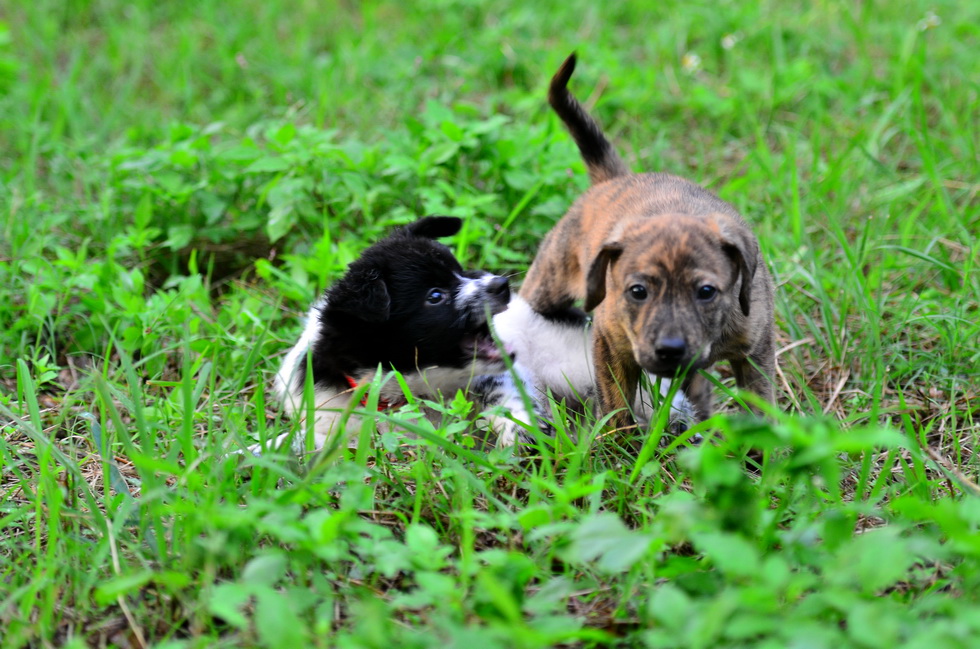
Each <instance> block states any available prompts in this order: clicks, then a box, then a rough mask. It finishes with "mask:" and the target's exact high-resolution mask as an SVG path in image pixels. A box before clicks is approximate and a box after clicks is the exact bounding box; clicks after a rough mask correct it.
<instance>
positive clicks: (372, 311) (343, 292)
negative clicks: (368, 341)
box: [327, 268, 391, 322]
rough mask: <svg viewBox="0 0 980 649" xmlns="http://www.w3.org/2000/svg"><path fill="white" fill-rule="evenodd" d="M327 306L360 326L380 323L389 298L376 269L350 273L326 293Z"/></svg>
mask: <svg viewBox="0 0 980 649" xmlns="http://www.w3.org/2000/svg"><path fill="white" fill-rule="evenodd" d="M327 306H328V307H329V308H330V311H333V312H340V313H346V314H348V315H351V316H354V317H355V318H357V319H358V320H363V321H364V322H384V321H385V320H387V319H388V316H389V314H390V312H391V297H390V296H389V295H388V286H387V285H386V284H385V281H384V279H382V278H381V273H380V272H378V270H377V269H374V268H371V269H351V270H349V271H348V272H347V274H346V275H344V277H342V278H341V280H340V281H339V282H337V283H336V284H334V287H333V288H332V289H330V293H329V294H328V295H327Z"/></svg>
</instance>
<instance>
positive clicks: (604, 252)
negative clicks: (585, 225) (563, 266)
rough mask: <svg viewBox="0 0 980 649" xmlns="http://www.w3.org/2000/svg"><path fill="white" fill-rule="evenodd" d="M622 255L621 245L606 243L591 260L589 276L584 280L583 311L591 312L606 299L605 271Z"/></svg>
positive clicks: (616, 242) (614, 242) (611, 242)
mask: <svg viewBox="0 0 980 649" xmlns="http://www.w3.org/2000/svg"><path fill="white" fill-rule="evenodd" d="M621 254H623V244H621V243H619V242H618V241H608V242H606V243H604V244H603V246H602V249H601V250H600V251H599V254H598V255H596V258H595V259H594V260H592V266H591V267H590V268H589V274H588V275H587V276H586V278H585V310H586V311H591V310H592V309H594V308H596V307H597V306H599V305H600V304H601V303H602V301H603V300H604V299H605V298H606V270H607V269H608V268H609V265H610V264H612V263H613V262H614V261H616V260H617V259H619V256H620V255H621Z"/></svg>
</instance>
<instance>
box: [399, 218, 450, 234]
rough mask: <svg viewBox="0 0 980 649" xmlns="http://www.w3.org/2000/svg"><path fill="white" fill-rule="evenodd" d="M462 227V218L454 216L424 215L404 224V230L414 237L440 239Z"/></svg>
mask: <svg viewBox="0 0 980 649" xmlns="http://www.w3.org/2000/svg"><path fill="white" fill-rule="evenodd" d="M462 227H463V219H461V218H459V217H456V216H426V217H423V218H421V219H419V220H418V221H415V222H414V223H409V224H408V225H406V226H405V229H404V232H405V233H406V234H410V235H412V236H414V237H425V238H426V239H441V238H442V237H451V236H453V235H454V234H456V233H457V232H459V231H460V229H461V228H462Z"/></svg>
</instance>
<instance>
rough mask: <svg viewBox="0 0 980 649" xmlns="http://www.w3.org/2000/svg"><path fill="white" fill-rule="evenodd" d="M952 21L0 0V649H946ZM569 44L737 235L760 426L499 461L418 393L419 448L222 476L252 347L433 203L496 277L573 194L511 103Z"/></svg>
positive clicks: (978, 12)
mask: <svg viewBox="0 0 980 649" xmlns="http://www.w3.org/2000/svg"><path fill="white" fill-rule="evenodd" d="M978 25H980V6H977V5H972V4H970V3H957V2H928V3H925V2H910V3H887V2H867V3H846V2H824V3H782V2H781V3H775V2H771V3H731V2H728V3H705V4H693V5H692V4H691V3H675V2H666V3H657V4H653V3H651V5H650V6H643V5H642V4H641V3H606V4H604V5H603V4H597V3H588V2H585V1H584V0H564V1H563V2H552V1H550V0H546V1H543V2H536V3H520V2H509V1H506V0H504V1H498V2H493V3H490V2H484V1H474V2H469V1H457V0H440V1H432V2H425V3H401V2H385V1H374V2H366V3H349V2H346V3H324V4H320V3H314V2H275V1H271V2H270V1H269V0H266V1H263V2H257V1H255V0H243V1H242V2H237V3H217V2H202V3H194V4H192V3H158V2H150V1H149V0H136V1H133V2H120V1H118V0H86V1H83V2H73V3H60V2H52V1H49V0H38V1H35V2H15V3H11V4H10V5H9V6H5V7H4V8H3V10H2V11H0V431H2V434H0V460H2V475H0V493H2V500H0V644H2V645H3V646H4V647H47V646H68V647H85V646H118V647H142V646H156V647H221V646H228V647H233V646H248V647H253V646H254V647H283V648H292V647H300V646H323V647H333V646H339V647H391V646H398V647H432V646H471V647H552V646H569V647H589V646H595V647H598V646H603V647H605V646H622V647H626V646H641V647H707V646H712V647H742V646H746V647H747V646H763V647H835V648H836V647H881V646H889V647H891V646H895V647H897V646H908V647H930V648H932V647H972V646H975V643H976V640H975V639H976V638H977V637H980V617H978V616H977V615H976V610H977V606H978V603H980V602H978V593H980V534H978V525H980V489H978V487H977V476H978V472H980V466H978V459H977V456H976V453H975V449H976V444H977V438H978V436H980V426H978V421H977V418H978V414H977V405H978V394H977V392H978V381H977V378H976V377H977V368H978V365H980V324H978V321H980V317H978V300H980V298H978V295H980V273H978V261H980V255H978V244H977V237H976V233H977V232H978V230H980V208H978V198H977V194H978V190H980V185H978V178H980V173H978V171H980V169H978V164H977V161H978V146H980V142H978V135H977V128H976V125H977V123H978V118H980V111H978V106H980V102H978V96H977V95H978V86H977V79H978V78H980V66H978V64H977V59H976V55H975V51H974V50H975V43H976V42H977V40H978V37H980V28H978ZM572 50H577V51H578V52H579V55H580V60H581V65H580V70H579V72H578V73H577V74H576V77H575V79H574V81H573V83H574V84H575V89H576V92H578V93H579V94H580V96H582V97H583V98H587V100H588V103H589V105H590V107H592V108H593V110H594V111H595V112H596V114H597V115H598V116H599V117H600V119H601V120H602V122H603V123H604V124H605V125H606V127H607V130H608V132H609V133H610V134H611V135H612V136H613V138H614V139H615V141H616V142H617V144H618V145H619V146H620V149H621V150H622V151H623V152H624V153H625V155H626V156H627V159H628V160H629V161H630V162H631V164H632V165H633V167H634V168H635V169H638V170H639V169H643V170H655V169H656V170H667V171H671V172H674V173H678V174H681V175H685V176H688V177H691V178H694V179H696V180H698V181H699V182H701V183H702V184H705V185H706V186H708V187H710V188H712V189H713V190H714V191H716V192H718V193H719V194H720V195H721V196H722V197H723V198H725V199H726V200H729V201H731V202H732V203H734V204H735V205H736V206H737V207H738V208H739V209H741V210H742V211H743V213H744V214H745V215H746V216H747V218H748V219H749V220H750V221H751V222H752V223H753V224H754V227H755V231H756V233H757V234H758V236H759V238H760V240H761V242H762V245H763V248H764V250H765V252H766V255H767V258H768V259H769V260H770V264H771V268H772V270H773V273H774V276H775V277H776V279H777V282H778V296H777V314H776V317H777V324H778V327H779V330H780V332H781V333H780V344H781V353H780V372H779V376H778V381H779V385H778V392H779V403H778V406H779V408H778V410H779V412H774V413H773V416H772V418H771V420H770V421H768V422H759V421H752V420H749V419H745V418H742V417H739V416H737V415H732V414H725V413H723V414H721V415H719V416H718V417H716V418H715V419H713V420H712V421H710V422H708V424H707V425H705V426H704V428H703V429H702V432H703V433H704V434H705V435H706V436H707V437H709V443H704V444H701V445H699V446H692V445H690V444H689V443H688V442H687V441H685V440H665V439H662V438H663V435H662V432H660V431H658V430H657V429H656V427H655V428H654V430H652V431H649V432H648V433H646V434H644V435H642V436H637V437H634V438H628V439H624V438H623V437H622V436H618V435H614V434H608V431H606V430H605V429H604V428H603V426H602V422H601V421H600V422H596V421H590V420H574V421H572V422H570V423H569V424H568V425H567V426H563V427H560V430H559V435H558V437H557V440H556V442H555V443H553V444H543V445H541V447H540V448H537V449H535V450H534V451H533V452H529V453H526V454H525V456H524V457H515V456H514V454H512V453H511V452H509V451H490V452H487V451H485V450H481V449H479V448H477V447H475V446H474V445H473V444H472V441H471V437H470V433H472V432H473V427H474V424H473V423H472V419H473V418H474V413H473V412H472V406H471V404H468V403H467V402H466V401H465V400H464V399H461V398H458V397H454V395H447V396H448V400H447V401H446V402H445V403H441V404H432V406H433V407H435V408H437V409H441V411H442V412H444V413H445V417H444V422H443V425H440V426H425V425H423V424H420V423H418V422H417V420H416V419H414V418H413V417H412V415H411V413H410V412H399V413H394V414H390V415H384V416H386V417H388V416H390V417H395V418H398V419H399V420H400V421H403V422H404V426H405V427H406V428H410V429H412V430H413V431H414V432H416V433H417V434H418V435H419V437H420V439H418V440H415V441H406V440H403V439H400V438H397V437H395V436H392V435H387V436H380V435H378V436H376V439H375V446H376V447H377V448H378V449H379V451H378V452H376V453H369V452H368V451H367V449H366V448H364V447H362V449H361V450H360V451H359V452H358V453H356V454H345V453H340V452H334V453H333V454H328V455H326V456H324V457H316V458H306V459H304V460H303V461H297V460H296V459H294V458H288V457H284V456H283V457H279V456H268V457H263V458H256V459H247V460H238V459H234V458H232V459H227V458H226V454H227V452H228V451H229V450H233V449H236V448H240V447H241V445H243V444H245V443H248V442H249V441H250V440H254V439H256V438H261V437H269V436H273V435H277V434H279V433H282V432H285V431H287V430H289V429H290V423H289V422H288V421H287V420H285V419H283V418H282V417H281V416H280V412H279V409H278V407H277V406H276V404H275V403H274V402H273V401H272V400H271V398H270V394H269V390H268V386H269V384H270V379H271V376H272V373H273V372H274V371H275V369H276V366H277V362H278V358H279V356H280V354H281V353H283V352H284V351H285V349H286V348H287V347H288V345H289V343H290V342H291V341H292V340H293V339H294V337H295V336H296V334H297V333H298V331H299V319H298V318H299V316H300V314H301V313H302V312H303V311H304V310H305V308H306V306H307V305H308V303H309V301H310V300H311V299H312V298H313V297H314V296H315V295H316V294H317V292H318V291H319V290H321V289H322V288H323V287H324V286H325V285H327V284H328V283H329V282H330V281H331V280H332V279H334V278H336V277H337V276H338V275H339V274H340V273H341V272H342V271H343V269H344V267H345V266H346V264H347V263H348V262H350V261H351V260H352V259H353V258H354V257H355V256H356V255H357V254H358V252H359V251H360V250H361V249H362V248H363V247H365V246H366V245H367V244H368V243H369V242H371V241H373V240H375V239H376V238H377V237H378V236H379V235H380V234H381V233H383V232H384V231H385V230H386V229H387V228H389V227H390V226H392V225H394V224H398V223H403V222H406V221H408V220H411V219H413V218H415V217H416V216H419V215H423V214H430V213H443V214H454V215H459V216H462V217H465V218H466V227H465V228H464V231H463V232H462V233H461V234H460V235H459V236H457V237H456V239H455V240H454V243H453V245H454V246H455V249H456V252H457V253H458V255H459V256H460V257H461V259H463V260H464V262H465V263H466V264H467V265H471V266H482V267H486V268H489V269H493V270H497V271H500V272H508V273H513V274H514V276H515V282H519V279H520V274H521V272H522V270H523V269H524V268H526V267H527V265H528V263H529V262H530V259H531V258H532V256H533V254H534V250H535V248H536V246H537V242H538V241H539V240H540V238H541V237H542V236H543V234H544V233H545V232H546V231H547V230H548V229H549V228H550V226H551V225H552V224H553V223H554V222H555V220H556V219H557V218H558V217H559V216H560V215H561V214H562V213H563V211H564V209H565V208H566V207H567V206H568V205H569V203H570V201H571V200H572V198H573V197H574V196H575V195H576V194H577V193H578V192H579V191H581V189H582V188H583V187H584V186H585V182H586V179H585V174H584V170H583V168H582V165H581V163H580V162H579V161H578V158H577V155H576V152H575V150H574V146H573V144H572V143H571V142H570V141H569V139H568V137H567V136H566V135H565V134H564V132H563V131H562V129H561V127H560V126H559V124H558V123H557V120H556V119H555V118H554V117H553V116H552V115H550V114H549V113H548V111H547V110H546V108H545V103H544V89H545V87H546V83H547V80H548V79H549V77H550V75H551V73H552V72H553V70H554V69H555V67H556V66H557V65H558V64H559V63H560V61H561V60H562V59H563V58H564V57H565V56H566V55H567V54H568V53H569V52H570V51H572ZM719 381H720V385H719V389H718V392H719V396H720V397H721V396H722V394H723V392H724V391H725V390H727V389H728V387H727V386H729V385H730V380H729V377H728V376H727V374H726V373H725V368H720V372H719ZM729 401H730V400H729ZM722 405H725V400H724V399H722ZM729 410H730V411H731V409H729ZM555 413H556V416H557V418H558V419H559V420H563V417H562V414H563V413H562V406H561V405H560V404H556V405H555ZM364 433H365V434H372V431H371V430H366V431H364ZM749 448H754V449H761V450H762V451H763V452H762V456H761V458H762V459H761V463H760V466H759V467H757V468H756V469H755V470H747V469H746V463H747V461H746V459H745V457H746V452H747V449H749ZM749 464H751V462H749Z"/></svg>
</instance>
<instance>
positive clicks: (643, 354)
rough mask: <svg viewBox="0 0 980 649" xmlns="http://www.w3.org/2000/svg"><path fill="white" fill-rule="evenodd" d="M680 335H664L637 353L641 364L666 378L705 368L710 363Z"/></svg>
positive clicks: (647, 369) (649, 370)
mask: <svg viewBox="0 0 980 649" xmlns="http://www.w3.org/2000/svg"><path fill="white" fill-rule="evenodd" d="M700 351H702V350H698V349H695V348H693V347H692V346H691V345H689V344H688V342H687V341H686V340H685V339H684V338H682V337H680V336H662V337H660V338H658V339H657V340H656V341H655V342H654V343H653V344H652V345H650V347H649V348H648V349H646V350H641V351H640V353H639V354H638V355H637V359H638V360H639V361H640V365H641V366H642V367H643V369H645V370H646V371H648V372H653V373H654V374H656V375H657V376H662V377H665V378H674V377H678V376H680V375H682V374H684V373H685V372H691V371H693V370H698V369H703V368H705V367H707V365H708V363H707V362H706V361H705V360H704V358H703V357H702V354H700V353H699V352H700Z"/></svg>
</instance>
